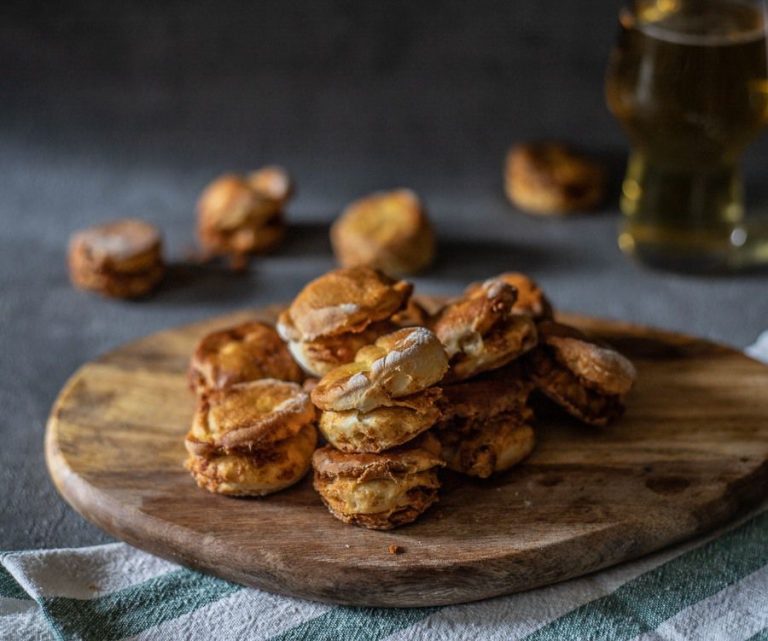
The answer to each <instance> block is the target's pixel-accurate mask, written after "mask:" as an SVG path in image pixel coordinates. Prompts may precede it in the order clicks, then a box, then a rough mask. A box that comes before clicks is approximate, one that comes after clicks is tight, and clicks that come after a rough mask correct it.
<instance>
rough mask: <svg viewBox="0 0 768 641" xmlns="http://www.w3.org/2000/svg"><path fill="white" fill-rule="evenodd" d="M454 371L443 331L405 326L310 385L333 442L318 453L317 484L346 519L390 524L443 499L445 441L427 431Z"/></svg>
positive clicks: (336, 513)
mask: <svg viewBox="0 0 768 641" xmlns="http://www.w3.org/2000/svg"><path fill="white" fill-rule="evenodd" d="M447 370H448V358H447V356H446V354H445V350H444V349H443V346H442V345H441V344H440V341H438V340H437V337H436V336H435V335H434V334H433V333H432V332H431V331H430V330H428V329H426V328H424V327H411V328H404V329H400V330H397V331H395V332H393V333H392V334H387V335H385V336H382V337H380V338H379V339H377V340H376V342H375V343H374V344H373V345H369V346H366V347H363V348H362V349H361V350H359V351H358V352H357V354H356V355H355V360H354V361H353V362H352V363H349V364H347V365H341V366H339V367H337V368H336V369H334V370H331V371H330V372H329V373H328V374H326V375H325V376H324V377H323V378H322V379H320V381H319V382H318V384H317V385H316V386H315V388H314V389H313V390H312V401H313V403H314V404H315V406H317V407H318V408H319V409H320V410H321V414H320V431H321V432H322V434H323V436H325V438H326V440H327V441H328V443H329V445H327V446H325V447H323V448H321V449H319V450H317V451H316V452H315V454H314V456H313V458H312V463H313V466H314V468H315V489H316V490H317V491H318V492H319V494H320V497H321V498H322V500H323V502H324V503H325V504H326V505H327V506H328V509H329V510H330V511H331V513H332V514H333V515H334V516H335V517H336V518H338V519H340V520H342V521H344V522H345V523H353V524H355V525H363V526H365V527H368V528H371V529H377V530H386V529H390V528H393V527H396V526H398V525H403V524H405V523H410V522H411V521H413V520H415V519H416V518H417V517H418V516H419V515H420V514H421V513H423V512H424V511H425V510H426V509H427V508H428V507H429V506H430V505H432V504H433V503H434V502H435V501H436V500H437V491H438V488H439V487H440V482H439V479H438V476H437V470H438V468H440V467H442V466H443V465H444V462H443V460H442V457H441V455H440V445H439V443H438V442H437V441H436V440H435V438H434V437H433V436H432V435H429V434H425V432H426V431H427V430H428V429H429V428H431V427H432V426H433V425H434V424H435V423H436V422H437V420H438V419H439V418H440V415H441V413H440V409H439V407H438V403H439V401H440V396H441V392H440V389H439V388H436V387H434V385H435V383H437V382H439V381H440V380H441V379H442V378H443V375H444V374H445V372H446V371H447Z"/></svg>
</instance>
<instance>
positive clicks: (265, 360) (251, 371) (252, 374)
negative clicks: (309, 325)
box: [189, 321, 304, 394]
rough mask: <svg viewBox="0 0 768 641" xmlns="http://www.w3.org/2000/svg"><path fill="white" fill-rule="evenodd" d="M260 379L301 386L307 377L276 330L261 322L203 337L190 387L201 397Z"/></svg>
mask: <svg viewBox="0 0 768 641" xmlns="http://www.w3.org/2000/svg"><path fill="white" fill-rule="evenodd" d="M261 378H275V379H278V380H282V381H293V382H295V383H300V382H301V381H302V380H303V378H304V377H303V375H302V372H301V368H300V367H299V366H298V365H297V364H296V363H295V362H294V360H293V358H291V354H290V352H289V351H288V348H287V347H286V345H285V343H283V341H282V340H281V339H280V336H278V334H277V332H276V331H275V329H274V328H273V327H272V326H270V325H267V324H266V323H262V322H259V321H248V322H245V323H241V324H239V325H236V326H234V327H228V328H226V329H222V330H219V331H216V332H212V333H210V334H208V335H206V336H204V337H203V338H202V339H201V340H200V342H199V343H198V344H197V347H196V348H195V351H194V354H193V355H192V359H191V361H190V366H189V381H190V386H191V387H192V389H193V390H194V391H195V392H197V393H198V394H206V393H210V392H212V391H213V390H216V389H223V388H225V387H230V386H232V385H234V384H236V383H244V382H247V381H255V380H258V379H261Z"/></svg>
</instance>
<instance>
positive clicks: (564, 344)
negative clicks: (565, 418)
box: [526, 321, 637, 426]
mask: <svg viewBox="0 0 768 641" xmlns="http://www.w3.org/2000/svg"><path fill="white" fill-rule="evenodd" d="M539 336H540V341H541V343H540V345H539V347H538V348H537V349H535V350H534V351H533V352H531V354H529V355H528V356H527V358H526V361H527V363H526V364H527V367H528V371H529V375H530V377H531V380H532V381H533V383H534V385H535V386H536V388H537V389H539V390H540V391H542V392H543V393H544V394H545V395H546V396H548V397H549V398H550V399H551V400H553V401H554V402H555V403H557V404H558V405H559V406H561V407H562V408H563V409H565V410H566V411H567V412H568V413H569V414H571V415H572V416H574V417H576V418H577V419H579V420H581V421H583V422H584V423H588V424H590V425H597V426H603V425H607V424H608V423H610V422H611V421H613V420H615V419H617V418H619V417H620V416H621V415H622V414H623V413H624V398H625V397H626V395H627V393H628V392H629V391H630V389H631V388H632V386H633V385H634V382H635V379H636V377H637V373H636V370H635V367H634V365H632V363H631V362H630V361H629V360H628V359H627V358H625V357H624V356H622V355H621V354H619V352H617V351H616V350H614V349H611V348H610V347H607V346H605V345H601V344H599V343H597V342H595V341H593V340H591V339H589V338H588V337H587V336H585V335H584V334H583V333H582V332H580V331H579V330H577V329H575V328H573V327H569V326H567V325H563V324H561V323H556V322H554V321H543V322H542V323H540V324H539Z"/></svg>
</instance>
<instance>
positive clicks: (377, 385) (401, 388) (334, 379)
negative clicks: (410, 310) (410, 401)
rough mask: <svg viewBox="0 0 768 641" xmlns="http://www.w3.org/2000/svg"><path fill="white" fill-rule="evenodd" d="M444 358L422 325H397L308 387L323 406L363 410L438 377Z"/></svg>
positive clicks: (418, 389) (413, 391) (421, 387)
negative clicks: (392, 330)
mask: <svg viewBox="0 0 768 641" xmlns="http://www.w3.org/2000/svg"><path fill="white" fill-rule="evenodd" d="M447 370H448V358H447V356H446V353H445V350H444V349H443V346H442V345H441V344H440V341H439V340H438V339H437V337H436V336H435V335H434V334H433V333H432V332H431V331H429V330H428V329H426V328H424V327H409V328H404V329H400V330H397V331H396V332H393V333H392V334H387V335H385V336H382V337H380V338H378V339H377V340H376V342H375V343H374V344H373V345H368V346H366V347H363V348H362V349H361V350H359V351H358V352H357V354H356V355H355V360H354V362H352V363H348V364H346V365H340V366H339V367H337V368H336V369H334V370H332V371H330V372H329V373H328V374H326V375H325V376H324V377H323V378H322V379H321V380H320V381H319V382H318V384H317V386H316V387H315V388H314V389H313V390H312V402H313V403H314V404H315V405H316V406H317V407H318V408H320V409H322V410H325V411H335V412H343V411H346V410H357V411H359V412H369V411H371V410H373V409H375V408H377V407H386V406H389V405H393V399H399V398H402V397H404V396H409V395H411V394H416V393H417V392H421V391H423V390H425V389H427V388H428V387H430V386H432V385H434V384H435V383H437V382H439V381H440V380H441V379H442V378H443V376H444V374H445V372H446V371H447Z"/></svg>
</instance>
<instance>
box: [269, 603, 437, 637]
mask: <svg viewBox="0 0 768 641" xmlns="http://www.w3.org/2000/svg"><path fill="white" fill-rule="evenodd" d="M437 609H438V608H349V607H339V608H334V609H333V610H330V611H329V612H326V613H325V614H321V615H320V616H319V617H315V618H314V619H310V620H309V621H305V622H304V623H302V624H300V625H297V626H296V627H293V628H290V629H288V630H286V631H285V632H283V633H282V634H278V635H277V636H274V637H271V638H270V640H269V641H304V640H306V641H377V640H378V639H383V638H384V637H386V636H389V635H390V634H393V633H395V632H397V631H398V630H402V629H404V628H409V627H410V626H412V625H413V624H414V623H417V622H419V621H421V620H422V619H425V618H426V617H428V616H429V615H430V614H432V613H433V612H434V611H435V610H437Z"/></svg>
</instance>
